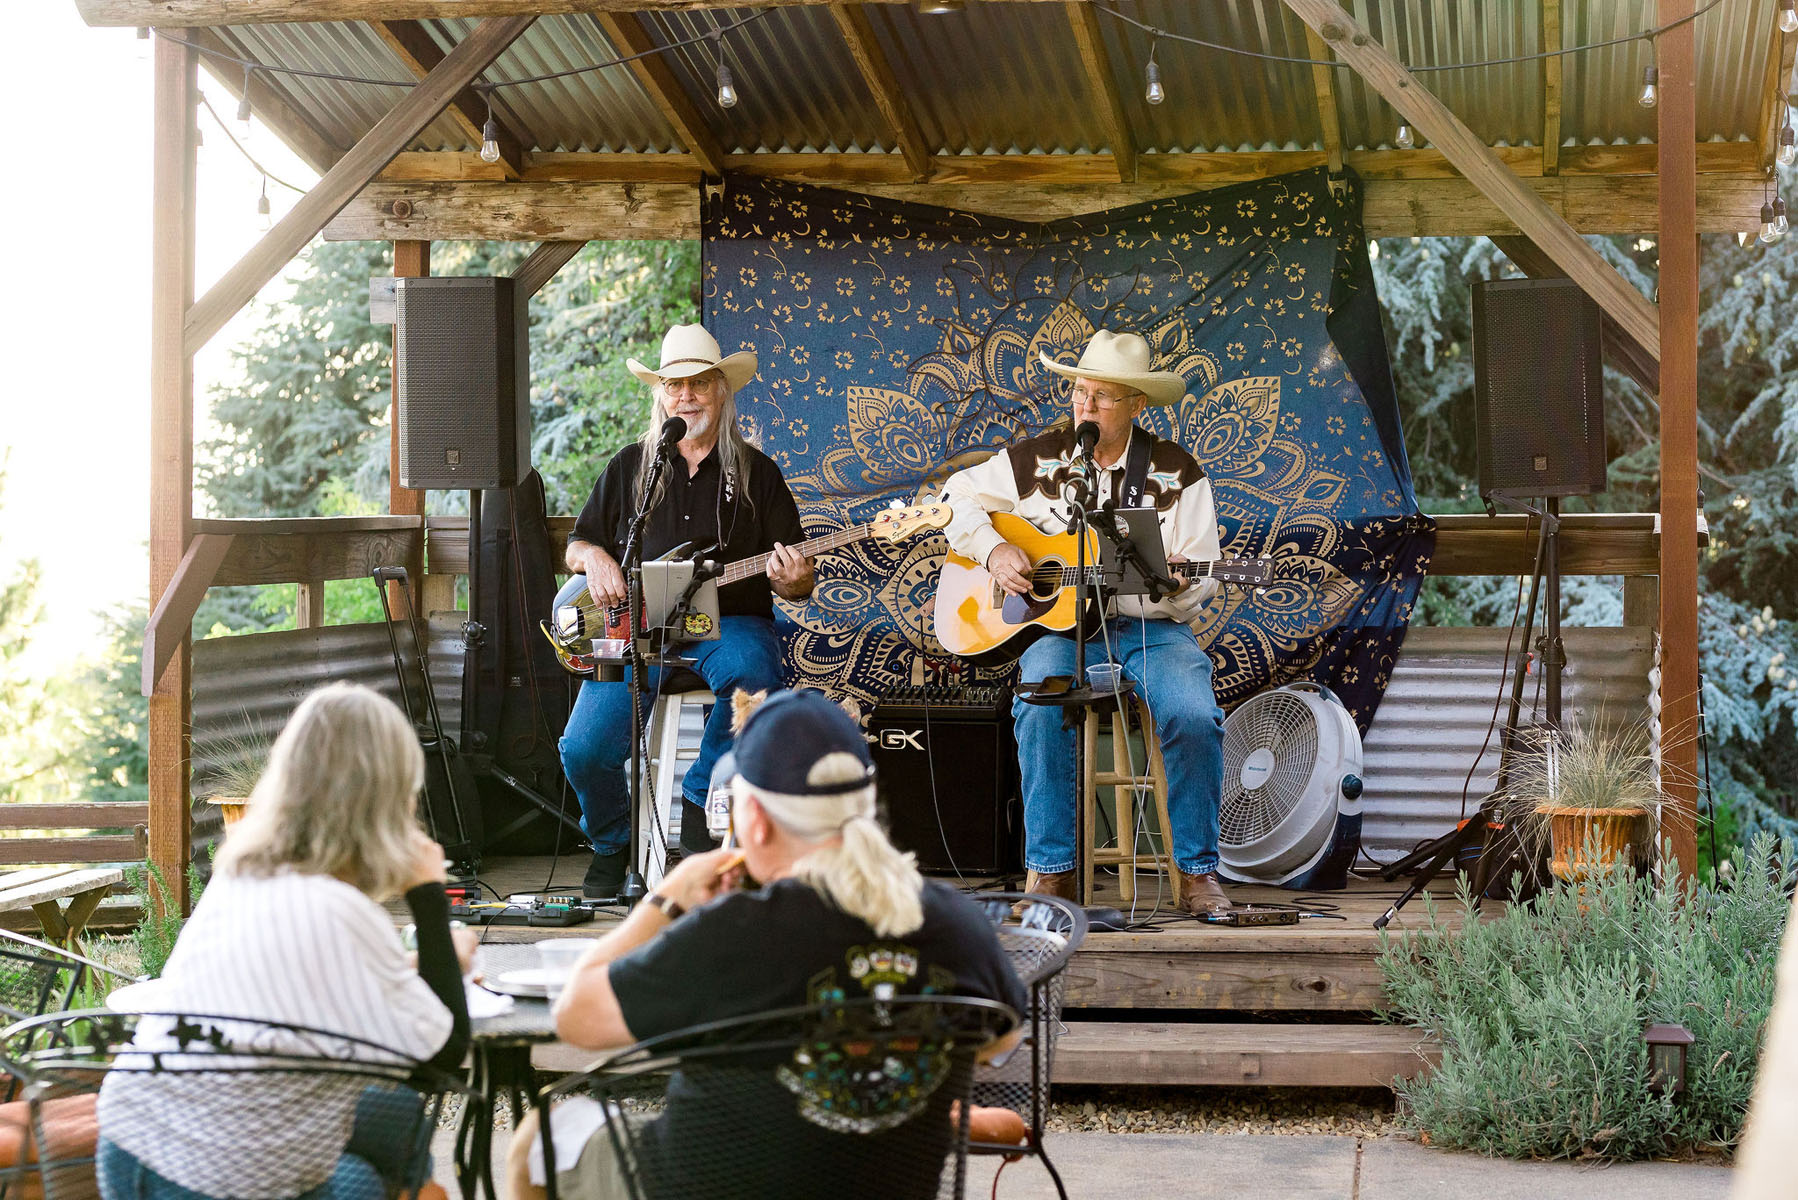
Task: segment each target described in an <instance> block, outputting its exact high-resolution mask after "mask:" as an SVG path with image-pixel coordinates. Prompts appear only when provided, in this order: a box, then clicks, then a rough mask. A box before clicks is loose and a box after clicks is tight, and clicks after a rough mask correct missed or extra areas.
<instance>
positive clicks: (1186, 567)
mask: <svg viewBox="0 0 1798 1200" xmlns="http://www.w3.org/2000/svg"><path fill="white" fill-rule="evenodd" d="M1223 561H1225V560H1222V559H1219V560H1217V561H1216V562H1214V561H1210V560H1207V561H1205V562H1181V563H1169V564H1168V565H1167V573H1168V574H1169V575H1184V576H1185V577H1186V578H1188V579H1209V578H1210V577H1211V574H1212V568H1213V567H1215V566H1217V565H1218V563H1219V562H1223ZM1079 579H1080V573H1079V571H1078V570H1077V569H1076V568H1074V567H1063V568H1062V569H1061V585H1062V586H1063V587H1073V586H1074V584H1075V583H1077V582H1078V581H1079ZM1086 579H1087V582H1088V583H1097V582H1099V580H1100V568H1099V567H1097V566H1090V565H1089V566H1088V567H1087V568H1086Z"/></svg>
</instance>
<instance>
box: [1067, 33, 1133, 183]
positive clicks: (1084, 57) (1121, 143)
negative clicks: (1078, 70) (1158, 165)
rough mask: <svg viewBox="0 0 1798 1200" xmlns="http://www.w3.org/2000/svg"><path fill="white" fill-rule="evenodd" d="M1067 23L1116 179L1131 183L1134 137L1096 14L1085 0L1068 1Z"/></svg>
mask: <svg viewBox="0 0 1798 1200" xmlns="http://www.w3.org/2000/svg"><path fill="white" fill-rule="evenodd" d="M1068 23H1069V24H1071V25H1072V26H1073V27H1074V45H1075V46H1076V47H1078V48H1079V51H1080V65H1081V66H1082V67H1083V68H1084V69H1085V71H1086V89H1087V91H1088V92H1089V93H1090V94H1091V96H1092V102H1093V105H1094V106H1095V107H1096V108H1098V110H1099V118H1100V120H1101V121H1103V122H1104V125H1105V137H1106V139H1107V140H1108V141H1109V142H1110V143H1111V157H1112V159H1113V161H1115V162H1116V163H1117V172H1118V179H1120V180H1121V181H1123V182H1124V183H1133V182H1135V180H1136V136H1135V135H1134V134H1132V133H1131V132H1130V121H1129V119H1128V118H1127V117H1126V116H1125V115H1124V98H1123V96H1122V95H1120V94H1119V92H1118V81H1117V75H1116V74H1115V73H1114V72H1113V71H1112V69H1111V55H1110V54H1108V53H1107V52H1106V50H1105V36H1104V31H1103V30H1101V29H1100V28H1099V14H1098V13H1097V12H1095V11H1094V9H1093V6H1092V5H1091V4H1088V3H1087V2H1086V0H1072V2H1071V3H1069V5H1068Z"/></svg>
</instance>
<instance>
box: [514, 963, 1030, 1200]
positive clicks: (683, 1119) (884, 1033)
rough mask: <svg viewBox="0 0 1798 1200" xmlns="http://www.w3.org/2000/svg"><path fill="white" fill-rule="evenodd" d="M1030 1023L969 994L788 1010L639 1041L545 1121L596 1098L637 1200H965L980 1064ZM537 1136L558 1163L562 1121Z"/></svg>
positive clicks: (580, 1081)
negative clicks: (861, 1198) (859, 1198)
mask: <svg viewBox="0 0 1798 1200" xmlns="http://www.w3.org/2000/svg"><path fill="white" fill-rule="evenodd" d="M1017 1021H1018V1014H1017V1013H1015V1012H1014V1011H1013V1010H1012V1009H1011V1008H1009V1007H1007V1006H1006V1005H1003V1004H999V1003H997V1002H995V1001H991V1000H981V999H973V998H969V997H962V996H894V997H891V998H874V999H855V1000H832V1001H829V1002H826V1003H823V1004H819V1005H810V1006H805V1007H799V1008H788V1009H781V1010H778V1011H774V1012H767V1013H760V1014H756V1015H753V1016H747V1017H739V1018H735V1019H732V1020H727V1021H718V1022H714V1023H711V1024H708V1025H702V1026H696V1027H694V1028H692V1029H687V1030H682V1031H679V1032H677V1033H671V1034H667V1035H665V1036H662V1037H658V1038H651V1039H649V1040H646V1041H643V1042H639V1043H637V1044H636V1045H634V1046H631V1047H628V1048H626V1049H624V1050H622V1051H620V1052H619V1053H617V1054H616V1055H614V1056H613V1057H612V1058H610V1059H609V1060H607V1061H606V1062H605V1063H604V1064H603V1065H602V1066H600V1067H598V1068H595V1069H594V1070H592V1071H589V1072H587V1073H586V1074H582V1075H576V1076H572V1077H570V1078H568V1079H564V1080H562V1081H561V1082H560V1083H558V1084H556V1085H555V1086H553V1087H551V1088H548V1089H546V1090H545V1091H544V1092H543V1093H541V1094H540V1095H539V1098H538V1103H539V1111H540V1112H543V1113H547V1111H548V1109H549V1107H550V1106H551V1105H552V1104H553V1103H555V1102H558V1101H561V1100H564V1099H566V1098H568V1097H570V1096H574V1095H576V1094H578V1093H585V1094H588V1095H590V1096H591V1097H592V1098H593V1099H595V1100H596V1101H598V1102H599V1105H600V1111H601V1112H602V1113H603V1114H604V1115H605V1124H604V1128H603V1133H602V1134H600V1135H597V1136H596V1137H595V1138H594V1139H593V1140H592V1141H590V1142H589V1143H588V1144H587V1146H586V1147H585V1148H584V1150H583V1155H584V1156H592V1155H598V1156H602V1157H601V1161H600V1166H601V1167H602V1169H603V1170H605V1171H606V1172H608V1174H607V1176H606V1177H607V1178H609V1179H614V1180H615V1181H616V1182H617V1183H618V1184H619V1185H621V1190H622V1191H623V1192H624V1193H625V1194H626V1195H628V1196H630V1197H631V1198H632V1200H669V1198H672V1197H677V1196H678V1197H689V1198H696V1200H697V1198H705V1200H737V1198H742V1200H750V1198H752V1197H753V1198H761V1197H770V1196H780V1197H782V1198H783V1200H806V1198H809V1197H818V1198H820V1200H822V1198H825V1197H830V1198H833V1200H834V1198H835V1197H840V1196H844V1195H854V1194H868V1193H869V1192H870V1189H873V1192H874V1193H875V1194H879V1195H880V1196H882V1197H885V1198H889V1200H924V1198H927V1197H951V1198H953V1197H960V1196H961V1195H962V1194H963V1189H964V1186H965V1184H966V1176H967V1138H968V1111H969V1102H968V1094H969V1088H970V1086H971V1084H972V1082H973V1075H974V1069H975V1061H976V1058H977V1056H978V1055H979V1054H980V1052H981V1051H982V1050H983V1049H984V1048H985V1047H987V1046H988V1045H990V1044H991V1043H992V1042H993V1041H994V1039H996V1038H1000V1037H1003V1036H1005V1035H1006V1034H1007V1033H1009V1032H1011V1031H1012V1030H1013V1029H1015V1028H1016V1026H1017ZM668 1072H672V1077H671V1078H670V1079H669V1080H668V1084H667V1088H666V1092H665V1094H664V1092H663V1090H662V1088H661V1087H660V1082H661V1080H660V1076H661V1075H662V1074H663V1073H668ZM539 1129H540V1137H541V1140H542V1149H543V1161H544V1163H545V1164H546V1165H547V1164H554V1163H555V1162H556V1155H555V1147H554V1144H553V1138H552V1134H551V1129H550V1122H549V1121H548V1120H543V1121H542V1122H540V1124H539ZM587 1166H588V1163H587V1162H586V1161H582V1162H581V1163H580V1164H579V1168H580V1169H585V1168H586V1167H587ZM612 1172H615V1173H612ZM545 1174H546V1175H547V1176H548V1181H547V1190H548V1193H549V1200H556V1197H557V1187H556V1171H555V1170H554V1169H546V1172H545Z"/></svg>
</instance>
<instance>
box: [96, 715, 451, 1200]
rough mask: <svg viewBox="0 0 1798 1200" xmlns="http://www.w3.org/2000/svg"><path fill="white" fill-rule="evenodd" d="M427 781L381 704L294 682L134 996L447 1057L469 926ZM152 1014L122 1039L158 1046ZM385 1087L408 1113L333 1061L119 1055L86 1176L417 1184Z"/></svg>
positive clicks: (134, 1194)
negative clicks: (160, 1067) (323, 1064)
mask: <svg viewBox="0 0 1798 1200" xmlns="http://www.w3.org/2000/svg"><path fill="white" fill-rule="evenodd" d="M423 783H424V755H423V754H422V753H421V751H420V749H419V744H418V736H417V734H416V733H415V732H414V730H413V728H412V725H411V722H409V721H408V720H407V719H406V718H405V716H403V715H402V714H401V713H400V711H399V709H397V708H395V707H394V705H393V703H392V702H391V701H389V700H387V699H385V698H383V697H382V696H380V695H379V694H377V693H375V692H373V691H370V690H369V689H367V688H365V687H358V686H355V685H353V684H345V683H338V684H332V685H330V686H328V687H324V688H321V689H319V690H318V691H316V692H313V693H312V694H311V695H310V696H308V697H306V699H305V700H304V701H302V702H301V704H300V706H299V708H298V709H297V710H295V712H294V714H293V717H292V718H291V719H290V720H289V721H288V723H287V727H286V728H285V729H283V730H282V731H281V736H280V737H278V738H277V739H276V740H275V744H274V748H273V749H272V750H271V752H270V754H269V761H268V767H267V769H266V770H265V771H264V772H263V775H262V779H261V780H260V782H258V783H257V785H256V788H255V791H254V792H253V793H252V794H251V796H250V803H249V806H248V807H249V811H248V813H247V814H246V815H245V817H244V819H243V820H242V821H241V822H239V823H238V824H237V825H236V826H235V827H234V828H233V829H232V831H231V834H230V836H229V838H228V839H227V840H226V842H225V845H224V847H223V849H221V850H220V851H219V854H218V858H217V861H216V863H215V865H214V870H213V877H212V882H211V883H210V884H209V885H208V886H207V888H206V891H205V894H204V895H203V896H202V897H201V899H200V902H199V903H198V904H197V905H195V906H194V912H193V916H192V917H190V918H189V919H188V922H187V924H186V926H185V928H183V929H182V931H181V937H180V939H179V940H178V941H177V942H176V944H175V949H174V952H173V953H172V954H170V956H169V961H168V965H167V967H166V968H165V969H164V971H163V974H162V977H161V978H160V979H158V980H156V981H155V983H154V985H153V986H152V987H151V988H150V989H149V991H148V993H147V994H145V995H142V996H139V997H134V1003H135V1006H136V1007H137V1008H138V1009H139V1010H140V1011H143V1012H146V1013H156V1014H168V1015H191V1016H196V1017H198V1016H206V1017H218V1018H229V1017H238V1018H243V1019H244V1020H246V1021H266V1022H272V1023H276V1024H279V1025H297V1026H301V1027H304V1028H307V1029H316V1030H322V1031H326V1032H329V1033H335V1034H342V1035H344V1036H345V1037H349V1038H356V1039H358V1040H360V1041H362V1042H367V1043H372V1044H373V1045H375V1046H378V1047H382V1048H384V1049H386V1050H391V1051H393V1052H394V1053H396V1054H399V1055H402V1056H404V1057H405V1058H406V1059H412V1060H419V1061H424V1062H428V1063H429V1064H431V1065H432V1066H436V1067H439V1068H441V1069H446V1070H451V1069H454V1068H456V1067H457V1066H459V1065H460V1063H461V1061H462V1056H463V1054H464V1052H465V1051H466V1050H467V1048H468V1010H467V1003H466V999H465V997H464V994H463V991H462V974H463V970H464V969H465V967H466V965H467V962H468V961H469V960H470V959H471V957H472V955H473V952H474V939H473V937H472V936H471V935H466V934H465V933H464V935H463V936H462V937H460V938H459V937H458V936H457V935H455V934H452V932H451V930H450V925H449V900H448V898H447V897H446V896H445V894H444V890H443V882H444V858H443V848H442V847H441V846H439V845H438V844H437V843H436V842H434V841H432V840H431V839H430V838H429V837H427V836H426V835H425V833H424V832H423V830H421V829H420V828H419V825H418V819H417V816H416V814H415V806H416V802H417V798H418V793H419V789H420V788H421V787H422V786H423ZM401 895H403V896H404V897H405V900H406V904H407V906H408V907H409V908H410V909H411V911H412V916H413V920H414V921H415V922H416V924H417V928H418V956H417V961H416V964H414V963H413V961H412V960H410V959H409V958H408V955H407V952H406V950H405V948H404V947H403V946H402V945H401V944H400V937H399V933H398V931H397V930H396V929H395V928H394V924H393V920H392V918H390V917H389V916H388V914H387V912H386V910H385V909H383V908H382V907H381V904H382V902H383V901H386V900H389V899H392V898H393V897H395V896H401ZM162 1024H166V1022H163V1021H160V1018H152V1017H145V1018H144V1021H143V1023H140V1025H139V1028H138V1034H137V1039H136V1044H137V1045H138V1046H140V1047H143V1048H146V1049H157V1048H161V1046H160V1044H158V1043H157V1042H156V1040H155V1035H154V1029H156V1028H159V1027H160V1025H162ZM370 1053H373V1051H370ZM395 1100H397V1102H398V1103H399V1104H400V1106H401V1109H402V1110H404V1109H405V1106H407V1105H410V1109H409V1111H396V1110H392V1109H388V1110H386V1111H382V1106H381V1105H377V1104H375V1103H374V1102H373V1101H374V1096H373V1094H372V1090H371V1093H370V1094H364V1090H363V1087H362V1084H361V1083H360V1082H358V1081H357V1079H356V1078H355V1077H354V1076H349V1075H337V1076H331V1075H321V1074H296V1073H272V1074H265V1075H240V1076H236V1077H231V1076H218V1075H207V1074H204V1073H200V1072H193V1073H185V1074H184V1073H180V1072H175V1073H152V1072H139V1071H115V1072H114V1073H112V1074H111V1075H109V1076H108V1078H107V1080H106V1082H105V1084H104V1086H103V1087H102V1088H101V1091H100V1104H99V1124H100V1149H99V1177H100V1186H101V1191H102V1194H103V1195H104V1196H106V1198H107V1200H125V1198H127V1197H128V1198H131V1200H140V1198H141V1200H192V1198H193V1197H195V1196H199V1197H207V1196H232V1197H241V1198H244V1200H283V1198H286V1197H300V1196H304V1197H308V1198H313V1197H316V1198H320V1200H323V1198H326V1197H329V1198H332V1200H341V1198H344V1197H357V1198H361V1197H371V1198H378V1197H380V1196H382V1195H384V1194H385V1193H386V1192H388V1191H389V1190H390V1189H392V1188H398V1187H409V1186H415V1185H416V1183H417V1181H416V1180H414V1179H406V1178H396V1177H394V1176H395V1174H396V1173H397V1172H400V1171H402V1170H403V1169H405V1168H408V1167H415V1166H416V1165H417V1164H414V1163H407V1162H405V1161H396V1159H401V1160H403V1158H404V1156H405V1152H406V1150H408V1149H409V1148H410V1147H409V1145H407V1144H406V1139H405V1138H403V1137H395V1136H392V1135H391V1130H392V1128H393V1126H394V1125H395V1124H397V1125H398V1128H400V1129H402V1130H404V1129H406V1128H407V1127H408V1125H407V1124H406V1123H402V1122H407V1121H408V1120H409V1121H410V1123H415V1122H416V1113H417V1101H416V1097H413V1096H412V1095H411V1093H404V1094H403V1097H392V1096H390V1097H389V1100H388V1102H389V1103H392V1102H394V1101H395ZM396 1118H397V1120H396ZM383 1122H386V1123H387V1125H386V1127H387V1129H388V1133H387V1134H385V1135H384V1134H383V1131H382V1125H383ZM371 1126H372V1127H371Z"/></svg>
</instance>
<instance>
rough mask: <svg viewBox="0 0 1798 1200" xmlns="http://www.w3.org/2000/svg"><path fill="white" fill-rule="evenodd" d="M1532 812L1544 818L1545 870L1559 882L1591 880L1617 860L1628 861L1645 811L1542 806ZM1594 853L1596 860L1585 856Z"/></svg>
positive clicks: (1639, 808) (1632, 808) (1607, 869)
mask: <svg viewBox="0 0 1798 1200" xmlns="http://www.w3.org/2000/svg"><path fill="white" fill-rule="evenodd" d="M1536 811H1537V812H1538V813H1539V814H1541V815H1542V816H1545V817H1547V818H1548V830H1549V841H1550V856H1549V863H1548V869H1549V870H1550V871H1552V872H1553V873H1554V877H1555V878H1556V879H1559V880H1561V881H1563V882H1569V883H1572V882H1578V881H1580V880H1584V879H1592V878H1594V877H1595V876H1598V875H1601V874H1603V873H1604V872H1606V871H1609V870H1610V869H1611V867H1612V865H1613V864H1615V863H1616V862H1617V860H1618V859H1623V860H1625V861H1628V860H1629V857H1630V855H1631V854H1632V852H1633V850H1634V847H1635V843H1636V830H1637V827H1638V825H1639V824H1640V822H1641V820H1642V818H1643V817H1645V816H1647V815H1648V810H1647V809H1646V808H1641V807H1639V806H1635V805H1632V806H1629V807H1626V808H1569V807H1564V806H1561V805H1554V804H1544V805H1542V806H1541V807H1540V808H1538V809H1536ZM1593 850H1596V852H1597V854H1598V858H1597V859H1596V860H1593V859H1591V858H1588V857H1587V855H1588V853H1590V852H1591V851H1593Z"/></svg>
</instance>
